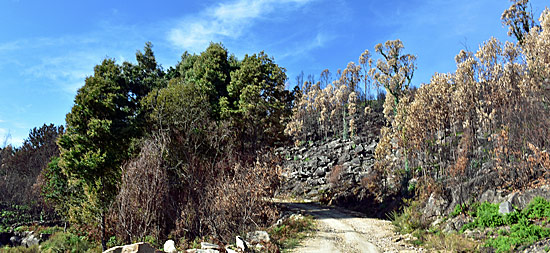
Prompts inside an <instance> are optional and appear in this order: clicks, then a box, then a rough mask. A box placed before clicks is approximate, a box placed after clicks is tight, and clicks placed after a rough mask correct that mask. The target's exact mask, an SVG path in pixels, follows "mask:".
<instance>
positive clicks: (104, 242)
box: [101, 211, 107, 251]
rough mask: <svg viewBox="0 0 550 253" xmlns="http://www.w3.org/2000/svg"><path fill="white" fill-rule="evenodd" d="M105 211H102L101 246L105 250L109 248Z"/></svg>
mask: <svg viewBox="0 0 550 253" xmlns="http://www.w3.org/2000/svg"><path fill="white" fill-rule="evenodd" d="M105 236H106V235H105V212H104V211H103V212H101V247H102V248H103V251H106V250H107V241H106V240H105Z"/></svg>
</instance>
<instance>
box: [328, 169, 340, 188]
mask: <svg viewBox="0 0 550 253" xmlns="http://www.w3.org/2000/svg"><path fill="white" fill-rule="evenodd" d="M342 172H343V167H342V165H335V166H334V167H332V169H331V171H330V176H329V177H328V182H329V183H330V185H331V187H333V188H334V187H337V186H338V184H339V183H340V175H341V174H342Z"/></svg>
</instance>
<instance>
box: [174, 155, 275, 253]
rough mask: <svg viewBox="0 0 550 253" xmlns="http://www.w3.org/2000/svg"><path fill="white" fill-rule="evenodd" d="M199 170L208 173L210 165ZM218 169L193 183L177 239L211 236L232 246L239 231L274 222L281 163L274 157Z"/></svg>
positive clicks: (220, 165)
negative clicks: (273, 200)
mask: <svg viewBox="0 0 550 253" xmlns="http://www.w3.org/2000/svg"><path fill="white" fill-rule="evenodd" d="M195 166H197V167H196V168H200V167H202V169H206V168H205V167H204V166H208V165H207V164H205V163H203V164H202V165H200V164H195ZM215 169H216V170H217V171H216V173H211V174H208V175H209V176H208V177H207V178H204V179H205V180H204V181H200V182H199V181H195V182H194V183H193V181H190V183H191V184H190V185H188V187H189V188H188V189H186V190H185V191H186V192H185V193H184V195H185V196H184V197H185V198H186V200H187V201H185V203H184V204H183V208H182V210H181V212H180V217H179V218H178V221H177V223H176V230H175V231H174V232H173V235H174V236H178V237H185V238H188V239H191V238H195V237H202V236H206V235H211V236H213V237H214V238H216V239H217V240H220V241H225V242H228V241H230V240H231V239H232V236H234V235H235V233H238V232H239V231H249V230H252V229H260V228H263V227H265V226H266V225H267V224H269V223H270V222H273V221H274V219H275V218H276V217H277V216H276V214H277V209H276V208H275V207H274V205H273V204H272V203H271V201H270V198H271V197H272V196H273V194H274V191H275V189H277V187H278V185H279V182H280V178H279V173H280V167H279V166H278V160H276V159H275V158H273V157H271V156H262V157H260V158H259V159H258V160H256V161H253V162H246V161H242V162H236V163H235V161H231V160H224V161H221V162H219V163H218V164H217V165H216V166H215ZM193 184H195V185H193ZM199 187H200V188H199Z"/></svg>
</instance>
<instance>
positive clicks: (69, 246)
mask: <svg viewBox="0 0 550 253" xmlns="http://www.w3.org/2000/svg"><path fill="white" fill-rule="evenodd" d="M41 250H42V252H71V253H73V252H74V253H76V252H101V251H102V250H101V246H100V245H98V244H96V243H94V242H90V241H88V239H87V238H86V237H85V236H78V235H75V234H72V233H64V232H57V233H55V234H53V235H52V237H51V238H50V239H49V240H48V241H46V242H44V243H42V245H41Z"/></svg>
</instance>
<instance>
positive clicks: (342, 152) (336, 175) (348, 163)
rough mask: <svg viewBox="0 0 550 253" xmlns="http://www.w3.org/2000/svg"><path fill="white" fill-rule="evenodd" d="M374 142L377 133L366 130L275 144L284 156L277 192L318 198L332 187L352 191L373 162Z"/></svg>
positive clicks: (367, 172) (375, 143)
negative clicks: (343, 136) (359, 133)
mask: <svg viewBox="0 0 550 253" xmlns="http://www.w3.org/2000/svg"><path fill="white" fill-rule="evenodd" d="M377 143H378V137H377V136H375V135H373V134H370V135H368V136H363V137H353V138H351V139H350V140H342V139H338V138H335V139H328V140H326V141H318V142H308V143H305V144H304V145H302V146H298V147H287V148H278V149H277V150H276V153H277V154H279V155H281V156H282V157H283V158H284V159H285V163H284V168H285V169H284V172H283V177H284V178H285V180H284V181H285V183H284V184H283V186H282V188H281V190H280V191H281V193H286V194H290V195H293V196H299V197H304V198H308V199H312V200H319V199H320V198H322V197H323V195H324V194H325V193H327V192H328V191H330V190H332V189H335V188H340V190H339V192H354V191H353V188H356V187H359V185H360V184H361V179H362V178H363V177H365V176H366V175H368V174H369V173H370V172H371V170H372V168H373V166H374V150H375V149H376V145H377ZM333 193H334V191H333Z"/></svg>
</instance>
